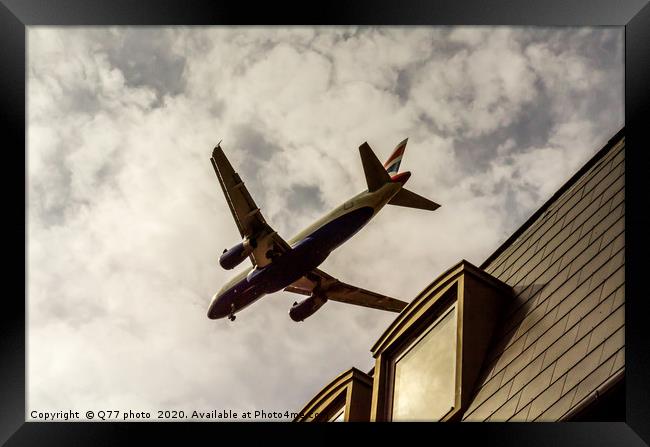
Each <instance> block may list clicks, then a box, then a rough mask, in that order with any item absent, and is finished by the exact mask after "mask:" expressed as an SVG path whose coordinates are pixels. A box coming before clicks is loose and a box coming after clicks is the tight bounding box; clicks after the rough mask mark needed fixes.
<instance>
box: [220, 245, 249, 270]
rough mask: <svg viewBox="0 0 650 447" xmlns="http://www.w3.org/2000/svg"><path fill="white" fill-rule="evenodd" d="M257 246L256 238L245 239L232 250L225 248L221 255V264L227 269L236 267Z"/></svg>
mask: <svg viewBox="0 0 650 447" xmlns="http://www.w3.org/2000/svg"><path fill="white" fill-rule="evenodd" d="M256 246H257V244H256V243H255V240H254V239H244V240H243V241H241V242H240V243H239V244H237V245H235V246H234V247H232V248H231V249H230V250H224V251H223V254H222V255H221V256H220V257H219V264H220V265H221V267H223V268H224V269H226V270H231V269H234V268H235V267H237V266H238V265H239V264H241V263H242V261H243V260H244V259H246V258H247V257H248V255H250V254H251V253H252V252H253V250H254V249H255V247H256Z"/></svg>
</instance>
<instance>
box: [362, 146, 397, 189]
mask: <svg viewBox="0 0 650 447" xmlns="http://www.w3.org/2000/svg"><path fill="white" fill-rule="evenodd" d="M359 154H360V155H361V163H362V164H363V172H364V174H365V175H366V183H368V191H370V192H373V191H376V190H378V189H379V188H381V187H382V186H384V185H385V184H386V183H390V181H391V179H390V175H388V172H386V168H384V166H383V165H382V164H381V161H379V159H378V158H377V156H376V155H375V153H374V152H373V151H372V149H371V148H370V146H369V145H368V143H363V144H362V145H361V146H359Z"/></svg>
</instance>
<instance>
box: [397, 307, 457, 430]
mask: <svg viewBox="0 0 650 447" xmlns="http://www.w3.org/2000/svg"><path fill="white" fill-rule="evenodd" d="M455 374H456V307H455V306H454V308H453V309H452V310H451V311H450V312H448V313H447V315H445V316H444V317H443V318H442V319H441V320H439V321H438V322H437V323H436V324H435V325H434V326H433V327H432V328H431V329H430V330H429V332H428V333H427V334H426V335H425V336H424V337H423V338H421V339H420V340H419V341H417V342H416V343H415V345H414V346H412V347H411V348H410V350H409V351H408V353H406V354H405V355H404V356H403V357H402V358H400V359H399V360H397V363H396V364H395V370H394V378H395V380H394V384H395V385H394V389H393V420H394V421H397V420H402V421H414V420H428V421H432V420H433V421H437V420H439V419H440V418H442V416H444V415H445V414H446V413H447V412H448V411H449V410H451V408H452V407H453V406H454V396H455V390H454V388H455V384H456V380H455Z"/></svg>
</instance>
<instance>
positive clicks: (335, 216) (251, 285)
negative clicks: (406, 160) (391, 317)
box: [208, 138, 440, 321]
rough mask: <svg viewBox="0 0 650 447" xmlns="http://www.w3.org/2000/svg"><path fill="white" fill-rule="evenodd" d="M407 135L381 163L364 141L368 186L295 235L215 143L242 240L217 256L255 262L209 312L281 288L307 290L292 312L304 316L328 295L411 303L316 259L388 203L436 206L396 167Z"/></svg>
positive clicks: (231, 314) (395, 306) (379, 304)
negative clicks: (348, 278)
mask: <svg viewBox="0 0 650 447" xmlns="http://www.w3.org/2000/svg"><path fill="white" fill-rule="evenodd" d="M407 141H408V138H407V139H405V140H404V141H402V142H401V143H399V144H398V145H397V147H396V148H395V150H394V151H393V153H392V155H391V156H390V157H388V160H387V161H386V163H384V164H383V165H382V164H381V162H380V161H379V160H378V159H377V156H376V155H375V154H374V152H373V151H372V149H371V148H370V146H369V145H368V143H363V144H362V145H361V146H360V147H359V152H360V154H361V163H362V165H363V170H364V173H365V176H366V182H367V184H368V189H367V190H365V191H363V192H360V193H359V194H357V195H356V196H354V197H352V198H351V199H350V200H347V201H346V202H345V203H343V204H342V205H341V206H339V207H338V208H336V209H334V210H333V211H332V212H330V213H328V214H327V215H325V216H323V217H322V218H321V219H319V220H317V221H316V222H315V223H313V224H312V225H310V226H309V227H308V228H306V229H305V230H303V231H301V232H300V233H298V234H297V235H296V236H295V237H294V238H292V239H290V240H289V241H285V240H284V239H282V238H281V237H280V236H279V235H278V233H277V232H276V231H274V230H273V229H272V228H271V227H270V226H269V224H268V223H266V220H264V217H262V213H261V212H260V209H259V207H258V206H257V205H256V204H255V202H254V201H253V199H252V197H251V195H250V194H249V193H248V190H247V189H246V187H245V186H244V182H242V180H241V178H240V177H239V175H238V174H237V173H236V172H235V170H234V169H233V167H232V166H231V164H230V162H229V161H228V159H227V158H226V156H225V154H224V152H223V150H222V149H221V143H219V144H218V145H217V147H215V148H214V150H213V151H212V158H211V159H210V161H211V162H212V166H213V167H214V170H215V172H216V174H217V178H218V179H219V183H220V184H221V188H222V189H223V193H224V195H225V196H226V201H227V202H228V206H229V207H230V211H231V212H232V215H233V218H234V219H235V223H236V224H237V228H238V229H239V233H240V234H241V236H242V241H241V242H239V243H238V244H237V245H235V246H234V247H232V248H231V249H229V250H224V251H223V254H222V255H221V257H220V258H219V264H220V265H221V267H223V268H224V269H227V270H230V269H232V268H234V267H236V266H237V265H239V264H240V263H242V262H243V261H244V259H246V258H247V257H248V258H249V259H250V260H251V262H252V264H253V265H252V266H251V267H250V268H248V269H247V270H245V271H243V272H241V273H240V274H238V275H237V276H235V277H234V278H232V279H231V280H230V281H228V282H227V283H226V285H224V286H223V287H222V288H221V290H219V292H217V293H216V294H215V295H214V297H213V298H212V302H211V303H210V307H209V309H208V317H209V318H211V319H217V318H223V317H228V318H229V319H230V320H231V321H234V320H235V314H236V313H238V312H239V311H241V310H242V309H244V308H245V307H247V306H249V305H250V304H252V303H253V302H255V301H257V300H258V299H260V298H262V297H263V296H264V295H266V294H269V293H274V292H277V291H279V290H286V291H288V292H293V293H298V294H301V295H307V296H308V298H306V299H304V300H302V301H300V302H295V303H293V306H292V307H291V309H290V310H289V316H290V317H291V319H292V320H294V321H303V320H304V319H306V318H307V317H309V316H311V315H312V314H313V313H314V312H316V311H317V310H318V309H319V308H320V307H321V306H322V305H323V304H325V303H326V302H327V300H328V299H330V300H334V301H339V302H342V303H349V304H356V305H359V306H365V307H371V308H374V309H380V310H387V311H392V312H400V311H401V310H402V309H403V308H404V306H406V304H407V303H405V302H404V301H400V300H398V299H395V298H389V297H387V296H384V295H380V294H378V293H374V292H370V291H368V290H364V289H361V288H359V287H355V286H351V285H349V284H346V283H344V282H341V281H339V280H337V279H336V278H333V277H332V276H330V275H328V274H327V273H325V272H323V271H322V270H320V269H318V266H319V265H320V264H321V263H322V262H323V261H324V260H325V259H326V258H327V257H328V256H329V254H330V253H331V252H332V251H333V250H334V249H335V248H337V247H339V246H340V245H341V244H343V243H344V242H345V241H347V240H348V239H350V238H351V237H352V236H353V235H354V234H355V233H356V232H357V231H359V230H360V229H361V228H362V227H363V226H365V225H366V224H367V223H368V222H369V221H370V219H372V218H373V217H374V216H375V215H377V213H378V212H379V210H380V209H382V208H383V207H384V205H386V204H390V205H398V206H405V207H410V208H419V209H423V210H430V211H433V210H436V209H437V208H439V207H440V205H438V204H437V203H435V202H432V201H431V200H429V199H426V198H424V197H422V196H419V195H417V194H415V193H413V192H411V191H409V190H407V189H405V188H404V184H405V183H406V181H407V180H408V179H409V177H410V176H411V173H410V172H408V171H407V172H402V173H398V171H399V166H400V163H401V161H402V156H403V155H404V149H405V148H406V143H407Z"/></svg>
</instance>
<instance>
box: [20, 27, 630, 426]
mask: <svg viewBox="0 0 650 447" xmlns="http://www.w3.org/2000/svg"><path fill="white" fill-rule="evenodd" d="M27 78H28V97H27V100H28V135H27V137H28V204H27V208H28V225H29V227H28V242H27V256H28V259H27V260H28V265H27V268H28V291H27V308H28V322H27V323H28V365H27V371H28V372H27V374H28V377H27V380H28V396H27V405H28V410H39V411H46V410H49V411H56V410H78V411H86V410H99V409H117V410H122V411H124V410H129V409H131V410H134V411H152V412H155V411H156V410H173V409H177V410H181V409H182V410H185V411H192V410H199V411H206V410H212V409H217V410H221V409H232V410H235V411H240V412H241V411H254V410H267V411H285V410H290V411H298V410H299V409H301V408H302V406H303V405H304V404H305V403H306V402H307V401H308V400H309V399H310V398H311V397H312V396H313V395H314V394H315V393H316V392H317V391H318V390H320V388H322V386H324V385H325V384H326V383H328V382H329V381H330V380H331V379H332V378H334V377H335V376H336V375H338V374H339V373H340V372H342V371H343V370H345V369H348V368H350V367H351V366H356V367H357V368H359V369H361V370H368V369H370V367H372V365H373V360H372V357H371V354H370V352H369V349H370V347H371V346H372V344H373V343H374V342H375V341H376V339H377V338H378V337H379V335H380V334H381V333H382V331H383V329H384V328H385V327H386V326H387V325H388V323H389V322H390V321H392V319H393V318H394V316H395V315H394V314H390V313H383V312H380V311H376V310H372V309H364V308H357V307H355V306H349V305H344V304H340V303H336V302H329V303H327V304H326V305H325V306H323V308H322V309H321V310H320V311H319V312H317V313H316V314H314V315H313V316H312V317H311V318H309V319H308V320H306V321H305V322H303V323H301V324H296V323H294V322H293V321H291V320H290V319H289V317H288V315H287V311H288V309H289V307H290V305H291V303H293V301H294V299H295V296H292V295H290V294H287V293H285V292H282V293H276V294H273V295H269V296H266V297H265V298H263V299H262V300H260V301H259V302H257V303H255V304H254V305H253V306H251V307H250V308H248V309H246V310H245V311H243V312H242V313H241V314H239V316H238V318H237V321H236V322H234V323H231V322H229V321H228V320H218V321H212V320H209V319H208V318H207V317H206V312H207V307H208V304H209V302H210V298H211V297H212V295H213V294H214V292H215V291H216V290H218V289H219V288H220V287H221V285H222V284H223V283H224V282H225V281H226V280H227V279H228V278H229V277H230V276H231V275H232V274H233V272H228V271H223V270H221V269H220V267H219V265H218V257H219V254H220V253H221V251H222V250H223V249H224V248H226V247H231V246H232V245H234V244H235V243H236V242H238V240H239V234H238V232H237V229H236V227H235V225H234V222H233V221H232V217H231V215H230V212H229V210H228V207H227V204H226V202H225V200H224V197H223V195H222V192H221V190H220V187H219V184H218V182H217V179H216V177H215V174H214V171H213V170H212V166H211V165H210V162H209V156H210V153H211V150H212V148H213V147H214V146H215V145H216V143H217V142H218V141H219V140H222V139H223V143H222V147H223V148H224V150H225V151H226V153H227V155H228V156H229V158H230V160H231V162H232V163H233V165H234V166H235V168H236V169H237V170H238V171H239V172H240V174H241V176H242V178H243V179H244V180H245V181H246V184H247V186H248V188H249V191H250V192H251V194H252V195H253V197H254V198H255V200H256V201H257V203H258V205H259V206H260V207H261V208H262V211H263V213H264V215H265V217H266V219H267V221H269V223H270V224H271V225H272V226H273V227H274V228H275V229H276V230H277V231H278V232H279V233H280V234H281V235H283V236H284V237H285V239H288V238H289V237H291V236H292V235H293V233H295V232H296V231H298V230H300V229H302V228H303V227H305V226H307V225H308V224H309V223H311V221H313V220H314V219H316V218H318V217H319V216H320V215H322V214H324V213H326V212H327V211H328V210H330V209H331V208H332V207H334V206H337V205H338V204H340V203H341V202H343V201H345V200H346V199H347V198H349V197H350V196H352V195H353V194H356V193H357V192H359V191H361V190H363V189H365V187H366V185H365V180H364V176H363V171H362V168H361V162H360V159H359V155H358V147H359V145H360V144H361V143H363V142H364V141H368V143H369V144H370V145H371V146H372V147H373V148H374V150H375V152H376V153H377V155H378V156H379V158H380V159H385V158H386V157H387V156H388V155H389V153H390V152H391V150H392V149H393V147H394V146H395V144H397V143H398V142H399V141H401V140H402V139H404V138H405V137H409V144H408V147H407V149H406V154H405V158H404V160H403V162H402V170H411V171H412V172H413V177H412V178H411V180H410V181H409V188H410V189H412V190H414V191H416V192H418V193H420V194H423V195H425V196H427V197H430V198H431V199H433V200H435V201H436V202H438V203H440V204H442V208H440V209H439V210H437V211H435V212H434V213H430V212H424V211H420V210H413V209H405V208H400V207H387V208H385V209H384V210H383V211H382V212H381V213H380V215H379V216H378V217H377V218H376V219H374V220H373V221H372V222H371V223H370V224H369V225H368V227H366V228H365V229H364V230H362V231H361V232H360V233H358V234H357V235H356V236H355V237H354V238H353V239H351V240H350V241H349V242H348V243H347V244H345V245H344V246H342V247H341V248H339V249H338V250H337V251H336V252H334V253H333V254H332V255H331V256H330V258H329V259H328V260H327V261H326V262H325V263H324V264H323V266H322V268H323V270H325V271H327V272H329V273H330V274H332V275H334V276H337V277H338V278H340V279H341V280H343V281H345V282H349V283H353V284H356V285H359V286H361V287H365V288H368V289H372V290H375V291H377V292H380V293H384V294H387V295H391V296H395V297H397V298H400V299H403V300H405V301H410V300H411V299H413V298H414V297H415V296H416V295H417V293H418V292H419V291H420V290H422V289H423V288H424V287H425V286H426V285H427V284H429V283H430V282H431V281H433V280H434V279H435V277H436V276H437V275H438V274H440V273H442V272H443V271H444V270H446V269H447V268H448V267H450V266H451V265H453V264H455V263H456V262H458V261H459V260H460V259H463V258H464V259H467V260H468V261H470V262H472V263H474V264H476V265H478V264H480V263H481V262H483V261H484V260H485V258H487V256H488V255H490V254H491V253H492V252H493V251H494V250H495V249H496V248H497V247H498V246H499V244H500V243H501V242H503V241H504V240H505V239H506V238H507V237H508V236H509V235H510V234H512V232H513V231H514V230H516V228H518V227H519V225H521V224H522V223H523V222H524V221H525V220H526V218H527V217H528V216H529V215H530V214H532V213H533V212H534V211H535V210H536V209H537V208H538V207H539V206H540V205H542V204H543V203H544V202H545V201H546V200H547V199H548V198H549V197H550V196H551V195H552V194H553V193H554V192H555V190H556V189H557V188H558V187H559V186H560V185H561V184H562V183H564V182H565V181H566V180H567V179H568V178H569V177H570V176H571V175H572V174H573V173H574V172H575V171H576V170H577V169H578V168H579V167H580V166H581V165H582V164H583V163H584V162H585V161H586V160H588V159H589V158H590V157H591V156H592V155H593V154H594V153H595V152H596V151H597V150H598V149H600V148H601V147H602V146H603V145H604V144H605V143H606V142H607V140H608V139H609V138H610V137H611V136H613V135H614V133H616V132H617V131H618V130H619V129H620V128H621V127H622V126H623V124H624V115H623V29H622V28H588V29H587V28H582V29H572V28H547V29H545V28H488V27H474V28H446V27H439V28H430V27H399V28H356V27H349V28H280V27H272V28H262V27H251V28H240V27H229V28H196V27H194V28H178V27H175V28H70V27H68V28H42V27H29V28H28V73H27ZM240 268H244V265H242V266H241V267H240ZM237 271H238V270H237ZM152 416H154V417H155V414H152Z"/></svg>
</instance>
